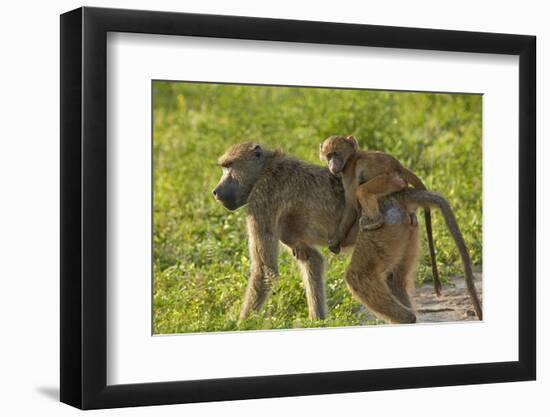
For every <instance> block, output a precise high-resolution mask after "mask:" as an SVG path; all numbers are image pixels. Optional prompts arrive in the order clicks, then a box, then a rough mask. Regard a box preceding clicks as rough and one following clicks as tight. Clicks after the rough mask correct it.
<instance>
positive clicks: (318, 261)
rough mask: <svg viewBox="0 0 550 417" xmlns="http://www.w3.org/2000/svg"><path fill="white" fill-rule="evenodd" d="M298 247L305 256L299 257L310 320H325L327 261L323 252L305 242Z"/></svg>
mask: <svg viewBox="0 0 550 417" xmlns="http://www.w3.org/2000/svg"><path fill="white" fill-rule="evenodd" d="M297 246H298V247H297V248H296V249H297V250H298V252H300V253H301V254H303V255H305V256H301V257H298V258H297V262H298V266H299V267H300V271H301V272H302V282H303V283H304V289H305V292H306V300H307V306H308V310H309V318H310V320H324V319H325V317H326V314H327V306H326V297H325V278H324V271H325V263H324V259H323V256H322V255H321V253H320V252H319V251H318V250H317V249H315V248H312V247H310V246H307V245H306V244H305V243H300V244H298V245H297Z"/></svg>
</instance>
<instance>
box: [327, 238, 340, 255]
mask: <svg viewBox="0 0 550 417" xmlns="http://www.w3.org/2000/svg"><path fill="white" fill-rule="evenodd" d="M328 249H329V250H330V251H331V252H332V253H335V254H337V255H338V254H339V253H340V242H339V241H336V240H329V241H328Z"/></svg>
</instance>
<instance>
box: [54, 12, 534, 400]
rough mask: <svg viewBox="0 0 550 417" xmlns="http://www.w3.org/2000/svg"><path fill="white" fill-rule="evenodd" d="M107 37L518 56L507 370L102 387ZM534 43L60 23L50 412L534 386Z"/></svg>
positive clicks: (316, 30) (488, 366)
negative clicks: (56, 388)
mask: <svg viewBox="0 0 550 417" xmlns="http://www.w3.org/2000/svg"><path fill="white" fill-rule="evenodd" d="M108 32H131V33H146V34H162V35H174V36H178V35H185V36H198V37H214V38H235V39H253V40H266V41H285V42H305V43H319V44H333V45H356V46H371V47H383V48H404V49H420V50H440V51H456V52H477V53H490V54H507V55H517V56H519V103H518V109H519V132H518V137H519V139H520V140H519V155H518V158H519V242H518V243H519V271H518V273H519V277H520V279H519V293H518V297H519V329H518V331H519V347H518V348H519V360H518V361H515V362H497V363H477V364H468V365H445V366H428V367H414V368H398V369H376V370H357V371H342V372H326V373H309V374H292V375H273V376H256V377H239V378H224V379H209V380H199V381H173V382H162V383H141V384H128V385H111V386H110V385H107V383H106V375H107V340H106V329H107V311H106V310H107V309H106V307H107V304H106V299H107V284H106V281H107V273H106V271H107V262H106V257H107V253H106V244H107V180H108V178H107V169H106V168H107V143H106V128H107V111H106V93H107V87H106V85H107V73H106V55H107V54H106V46H107V41H106V39H107V33H108ZM535 51H536V38H535V37H534V36H524V35H510V34H495V33H480V32H461V31H449V30H432V29H416V28H403V27H388V26H371V25H358V24H341V23H325V22H312V21H295V20H279V19H265V18H252V17H235V16H217V15H200V14H186V13H170V12H153V11H136V10H120V9H102V8H88V7H84V8H80V9H77V10H73V11H70V12H67V13H65V14H63V15H61V53H60V57H61V309H60V315H61V358H60V359H61V401H62V402H64V403H67V404H70V405H72V406H75V407H78V408H81V409H95V408H111V407H124V406H142V405H156V404H174V403H190V402H201V401H218V400H237V399H250V398H264V397H282V396H298V395H312V394H328V393H343V392H357V391H376V390H388V389H402V388H422V387H435V386H450V385H464V384H482V383H496V382H508V381H525V380H534V379H535V378H536V314H535V311H536V296H535V295H536V294H535V292H536V259H535V257H536V255H535V253H536V250H535V249H536V145H535V135H536V131H535V122H536V120H535V107H536V92H535V86H536V84H535V83H536V81H535V79H536V77H535V75H536V73H535V67H536V65H535V63H536V55H535V54H536V52H535Z"/></svg>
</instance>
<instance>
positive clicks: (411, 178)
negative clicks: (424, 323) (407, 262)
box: [402, 167, 441, 297]
mask: <svg viewBox="0 0 550 417" xmlns="http://www.w3.org/2000/svg"><path fill="white" fill-rule="evenodd" d="M402 169H403V177H404V178H405V180H407V182H409V184H411V185H412V186H413V187H414V188H416V189H417V190H424V191H425V190H426V186H425V185H424V183H423V182H422V180H421V179H420V178H418V177H417V176H416V174H415V173H414V172H412V171H411V170H409V169H407V168H405V167H402ZM424 223H426V235H427V237H428V249H429V250H430V259H431V261H432V278H433V282H434V290H435V293H436V294H437V296H438V297H439V296H440V295H441V280H440V279H439V271H438V270H437V261H436V259H435V246H434V238H433V232H432V213H431V212H430V208H429V207H424Z"/></svg>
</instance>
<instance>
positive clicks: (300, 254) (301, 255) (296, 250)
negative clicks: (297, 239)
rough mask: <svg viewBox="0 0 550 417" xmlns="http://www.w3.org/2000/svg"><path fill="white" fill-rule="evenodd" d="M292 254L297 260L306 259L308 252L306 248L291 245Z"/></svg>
mask: <svg viewBox="0 0 550 417" xmlns="http://www.w3.org/2000/svg"><path fill="white" fill-rule="evenodd" d="M292 255H293V256H294V257H295V258H296V259H298V260H299V261H307V260H308V259H309V254H308V252H307V250H306V249H304V248H300V247H293V248H292Z"/></svg>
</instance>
